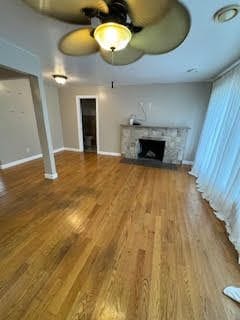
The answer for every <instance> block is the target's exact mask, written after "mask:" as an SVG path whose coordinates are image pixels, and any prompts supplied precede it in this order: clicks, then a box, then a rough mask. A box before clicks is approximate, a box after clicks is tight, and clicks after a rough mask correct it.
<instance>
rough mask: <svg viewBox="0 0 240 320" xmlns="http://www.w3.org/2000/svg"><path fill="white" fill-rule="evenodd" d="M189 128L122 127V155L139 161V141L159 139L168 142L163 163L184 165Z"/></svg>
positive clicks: (125, 125)
mask: <svg viewBox="0 0 240 320" xmlns="http://www.w3.org/2000/svg"><path fill="white" fill-rule="evenodd" d="M189 129H190V128H189V127H172V126H158V125H139V126H136V125H135V126H131V125H128V124H122V125H121V154H122V156H123V157H125V158H129V159H137V158H138V153H139V139H142V138H149V139H158V140H162V141H165V142H166V145H165V152H164V158H163V163H173V164H182V161H183V156H184V150H185V145H186V140H187V134H188V131H189Z"/></svg>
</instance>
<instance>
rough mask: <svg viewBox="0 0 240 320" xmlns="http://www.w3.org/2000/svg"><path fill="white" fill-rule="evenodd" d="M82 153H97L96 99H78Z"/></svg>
mask: <svg viewBox="0 0 240 320" xmlns="http://www.w3.org/2000/svg"><path fill="white" fill-rule="evenodd" d="M80 103H81V109H82V126H83V148H84V152H97V136H96V99H92V98H88V99H87V98H85V99H80Z"/></svg>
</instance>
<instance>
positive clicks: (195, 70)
mask: <svg viewBox="0 0 240 320" xmlns="http://www.w3.org/2000/svg"><path fill="white" fill-rule="evenodd" d="M187 72H188V73H197V72H198V70H197V69H196V68H191V69H188V70H187Z"/></svg>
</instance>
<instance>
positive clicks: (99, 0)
mask: <svg viewBox="0 0 240 320" xmlns="http://www.w3.org/2000/svg"><path fill="white" fill-rule="evenodd" d="M23 2H25V3H26V4H27V5H29V6H30V7H31V8H33V9H34V10H36V11H38V12H40V13H41V14H43V15H47V16H50V17H53V18H55V19H58V20H61V21H64V22H68V23H75V24H84V25H85V24H91V21H90V19H89V18H88V17H87V16H85V15H84V13H83V12H82V9H83V8H93V9H97V10H99V11H102V12H104V13H108V12H109V9H108V6H107V4H106V2H105V1H104V0H23Z"/></svg>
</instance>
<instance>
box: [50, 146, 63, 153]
mask: <svg viewBox="0 0 240 320" xmlns="http://www.w3.org/2000/svg"><path fill="white" fill-rule="evenodd" d="M64 150H65V148H64V147H62V148H58V149H55V150H53V152H54V153H58V152H62V151H64Z"/></svg>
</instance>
